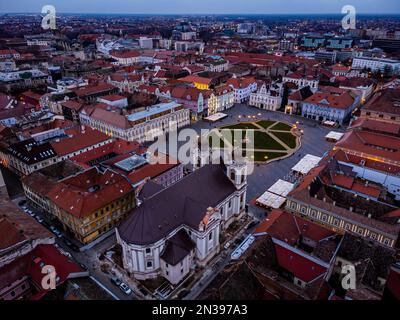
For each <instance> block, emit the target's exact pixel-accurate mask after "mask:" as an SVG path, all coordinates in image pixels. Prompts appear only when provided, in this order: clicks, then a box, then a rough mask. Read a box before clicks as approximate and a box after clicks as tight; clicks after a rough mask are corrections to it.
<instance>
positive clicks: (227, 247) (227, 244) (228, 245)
mask: <svg viewBox="0 0 400 320" xmlns="http://www.w3.org/2000/svg"><path fill="white" fill-rule="evenodd" d="M230 246H231V242H230V241H227V242H226V243H225V245H224V249H225V250H228V249H229V247H230Z"/></svg>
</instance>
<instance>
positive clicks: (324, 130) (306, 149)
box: [190, 105, 344, 202]
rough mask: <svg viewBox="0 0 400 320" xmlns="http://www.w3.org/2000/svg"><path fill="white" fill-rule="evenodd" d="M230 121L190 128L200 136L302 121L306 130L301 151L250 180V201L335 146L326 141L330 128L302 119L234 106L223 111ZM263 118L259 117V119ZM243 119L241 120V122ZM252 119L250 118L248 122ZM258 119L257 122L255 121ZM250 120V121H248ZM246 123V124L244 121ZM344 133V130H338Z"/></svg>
mask: <svg viewBox="0 0 400 320" xmlns="http://www.w3.org/2000/svg"><path fill="white" fill-rule="evenodd" d="M224 113H227V114H228V117H227V118H225V119H222V120H221V121H218V122H216V123H208V122H204V121H199V122H197V123H195V124H192V125H191V126H190V127H191V128H193V129H195V130H196V131H197V132H198V133H200V131H201V129H212V128H218V127H221V126H226V125H231V124H236V123H239V122H243V121H258V120H273V121H283V122H287V123H289V124H295V123H296V121H299V122H300V124H299V129H303V130H304V135H303V136H302V138H301V146H300V148H299V149H298V150H297V151H296V152H295V153H294V154H293V155H292V156H290V157H288V158H285V159H282V160H277V161H273V162H271V163H268V164H259V165H256V166H255V168H254V172H253V173H252V174H251V175H250V176H249V177H248V186H247V201H248V202H250V200H251V199H253V198H255V197H257V196H260V195H261V194H262V193H263V192H264V191H265V190H267V189H268V188H269V187H271V186H272V185H273V184H274V183H275V182H276V181H277V180H278V179H282V178H284V177H285V176H286V175H287V174H288V173H289V172H290V170H291V168H292V167H293V166H294V165H295V164H296V163H297V162H298V161H299V160H300V159H301V158H302V157H304V156H305V155H306V154H312V155H315V156H322V155H324V154H325V153H326V152H327V151H329V150H330V149H331V148H332V146H333V144H332V143H329V142H327V141H326V140H325V136H326V135H327V134H328V133H329V132H330V131H332V129H331V128H328V127H324V126H321V125H319V124H318V123H317V122H315V121H312V120H309V119H305V118H303V117H299V116H293V115H287V114H283V113H281V112H272V111H267V110H259V109H257V108H253V107H249V106H247V105H235V106H234V107H233V108H231V109H230V110H226V111H224ZM258 114H260V116H259V115H258ZM239 116H241V118H239ZM248 116H251V118H248ZM253 116H255V117H256V118H253ZM245 117H247V119H248V120H247V119H246V118H245ZM245 119H246V120H245ZM335 131H340V132H343V131H344V130H343V129H335Z"/></svg>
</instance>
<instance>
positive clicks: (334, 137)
mask: <svg viewBox="0 0 400 320" xmlns="http://www.w3.org/2000/svg"><path fill="white" fill-rule="evenodd" d="M343 135H344V133H341V132H336V131H331V132H329V133H328V134H327V135H326V136H325V139H326V140H328V141H333V142H338V141H339V140H340V139H342V137H343Z"/></svg>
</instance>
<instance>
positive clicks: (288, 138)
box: [270, 131, 297, 149]
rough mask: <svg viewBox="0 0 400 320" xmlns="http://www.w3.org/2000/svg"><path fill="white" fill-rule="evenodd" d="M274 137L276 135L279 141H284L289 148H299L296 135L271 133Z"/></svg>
mask: <svg viewBox="0 0 400 320" xmlns="http://www.w3.org/2000/svg"><path fill="white" fill-rule="evenodd" d="M270 133H272V134H273V135H275V136H276V137H277V138H278V139H280V140H282V142H284V143H285V144H286V145H287V146H288V147H289V148H292V149H294V148H296V146H297V141H296V140H297V139H296V137H295V136H294V135H292V134H291V133H290V132H274V131H271V132H270Z"/></svg>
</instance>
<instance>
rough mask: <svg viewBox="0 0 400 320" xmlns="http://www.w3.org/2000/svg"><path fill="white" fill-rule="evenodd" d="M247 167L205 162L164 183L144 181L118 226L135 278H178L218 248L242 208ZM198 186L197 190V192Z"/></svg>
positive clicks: (174, 281)
mask: <svg viewBox="0 0 400 320" xmlns="http://www.w3.org/2000/svg"><path fill="white" fill-rule="evenodd" d="M246 186H247V179H246V167H245V166H242V165H235V164H232V165H227V166H225V165H206V166H204V167H202V168H200V169H198V170H197V171H195V172H194V173H192V174H190V175H188V176H186V177H185V178H183V179H182V180H180V181H179V182H177V183H176V184H174V185H172V186H171V187H169V188H167V189H162V188H160V187H157V185H155V184H154V183H152V182H149V183H147V184H145V185H144V186H143V187H142V189H141V192H140V193H139V198H141V200H142V201H143V202H142V203H141V204H139V206H138V207H136V208H135V209H134V210H133V211H132V212H131V214H130V215H129V216H128V217H127V218H126V219H125V221H123V222H122V223H121V225H120V226H119V227H118V228H117V231H116V235H117V242H118V243H119V244H120V245H121V246H122V253H123V265H124V268H125V269H126V270H127V271H128V272H130V273H131V274H132V275H133V276H134V277H135V278H136V279H139V280H145V279H152V278H156V277H158V276H163V277H164V278H166V279H167V280H168V281H169V282H170V283H172V284H177V283H179V282H180V281H182V280H183V279H184V278H185V277H186V276H188V275H189V273H190V272H191V271H192V270H193V269H194V267H195V266H196V265H198V266H205V265H206V264H207V263H208V262H209V261H210V260H211V259H212V258H213V257H214V256H215V255H216V254H217V253H218V252H219V251H220V235H221V234H222V233H223V232H224V231H225V230H226V229H227V228H228V227H229V225H230V224H231V223H232V222H233V221H235V220H237V219H240V218H241V217H242V216H243V215H244V214H245V202H246ZM200 190H201V192H199V191H200Z"/></svg>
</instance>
